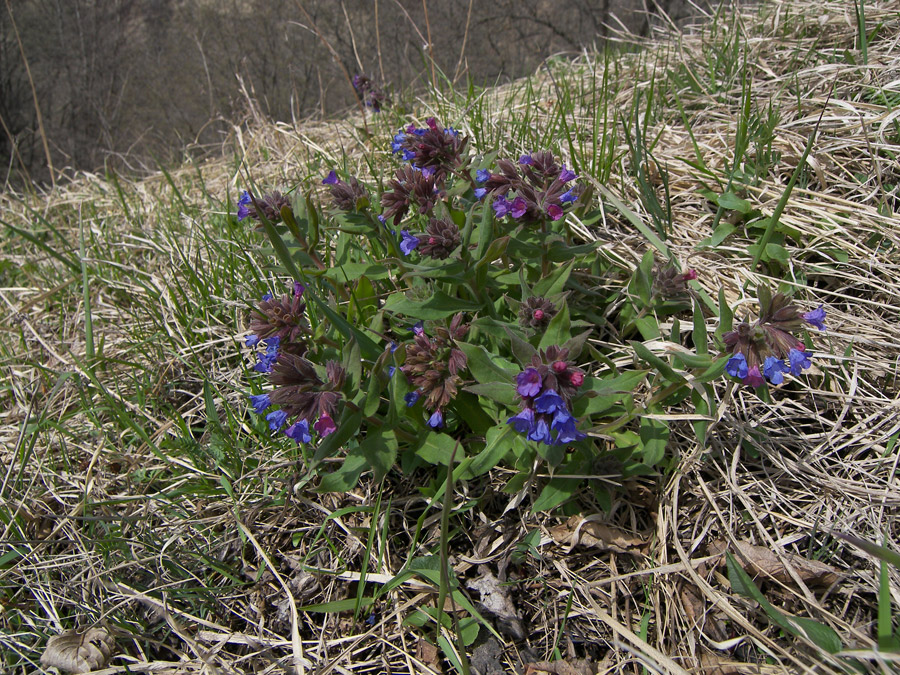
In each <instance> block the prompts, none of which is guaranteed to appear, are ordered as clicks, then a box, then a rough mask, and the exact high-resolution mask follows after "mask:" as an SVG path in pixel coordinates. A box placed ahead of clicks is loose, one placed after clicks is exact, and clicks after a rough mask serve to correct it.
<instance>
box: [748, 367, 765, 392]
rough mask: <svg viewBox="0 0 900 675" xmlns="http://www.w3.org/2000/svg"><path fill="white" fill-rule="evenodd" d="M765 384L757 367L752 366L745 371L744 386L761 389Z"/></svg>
mask: <svg viewBox="0 0 900 675" xmlns="http://www.w3.org/2000/svg"><path fill="white" fill-rule="evenodd" d="M765 383H766V380H765V378H763V376H762V373H760V372H759V366H753V367H752V368H751V369H750V370H748V371H747V377H745V378H744V384H747V385H750V386H751V387H761V386H763V385H764V384H765Z"/></svg>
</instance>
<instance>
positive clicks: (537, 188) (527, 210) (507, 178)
mask: <svg viewBox="0 0 900 675" xmlns="http://www.w3.org/2000/svg"><path fill="white" fill-rule="evenodd" d="M497 168H498V169H499V171H498V173H491V174H490V175H488V176H486V177H485V176H483V175H481V174H480V173H479V175H478V176H477V177H478V179H479V180H481V179H482V178H483V179H484V180H483V183H484V188H483V189H484V190H486V191H487V192H489V193H491V194H492V195H493V196H494V202H493V207H494V213H495V214H496V216H497V217H498V218H503V217H504V216H512V217H513V218H514V219H516V220H520V221H522V222H525V223H534V222H538V221H541V220H544V219H545V218H547V217H548V216H549V218H550V219H551V220H559V219H560V218H562V217H563V214H564V211H563V209H564V208H565V207H566V205H567V204H571V203H572V202H574V201H576V200H577V199H578V191H579V188H578V186H577V185H574V186H571V187H570V186H569V183H571V182H572V181H574V180H575V179H576V178H577V176H576V175H575V174H574V173H573V172H572V171H570V170H569V169H567V168H566V167H565V165H562V166H560V165H559V164H557V163H556V160H555V159H554V158H553V154H552V153H550V152H547V151H546V150H542V151H540V152H536V153H534V154H531V155H522V157H520V158H519V164H518V166H517V165H516V164H514V163H513V162H512V161H510V160H508V159H501V160H498V161H497ZM479 189H482V188H479ZM510 197H512V199H510Z"/></svg>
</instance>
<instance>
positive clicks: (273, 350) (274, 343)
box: [266, 335, 281, 356]
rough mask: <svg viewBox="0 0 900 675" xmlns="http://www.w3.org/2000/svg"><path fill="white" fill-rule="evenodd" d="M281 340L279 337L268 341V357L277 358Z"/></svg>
mask: <svg viewBox="0 0 900 675" xmlns="http://www.w3.org/2000/svg"><path fill="white" fill-rule="evenodd" d="M280 344H281V338H280V337H279V336H278V335H273V336H272V337H270V338H268V339H266V356H277V355H278V346H279V345H280Z"/></svg>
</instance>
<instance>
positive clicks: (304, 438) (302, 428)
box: [284, 420, 312, 443]
mask: <svg viewBox="0 0 900 675" xmlns="http://www.w3.org/2000/svg"><path fill="white" fill-rule="evenodd" d="M284 435H285V436H287V437H288V438H292V439H293V440H295V441H297V442H298V443H309V442H310V441H311V440H312V436H311V435H310V433H309V422H307V421H306V420H297V421H296V422H294V423H293V424H292V425H291V426H289V427H288V428H287V429H285V430H284Z"/></svg>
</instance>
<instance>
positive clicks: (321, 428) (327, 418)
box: [313, 413, 337, 438]
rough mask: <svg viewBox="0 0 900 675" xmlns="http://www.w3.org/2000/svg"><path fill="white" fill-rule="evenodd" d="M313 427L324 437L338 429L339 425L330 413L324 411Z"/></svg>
mask: <svg viewBox="0 0 900 675" xmlns="http://www.w3.org/2000/svg"><path fill="white" fill-rule="evenodd" d="M313 428H314V429H315V430H316V432H317V433H318V434H319V436H321V437H322V438H325V437H326V436H328V435H329V434H332V433H334V432H335V431H337V425H336V424H335V423H334V420H333V419H331V415H329V414H328V413H322V415H321V416H320V417H319V421H318V422H316V423H315V424H314V425H313Z"/></svg>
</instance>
